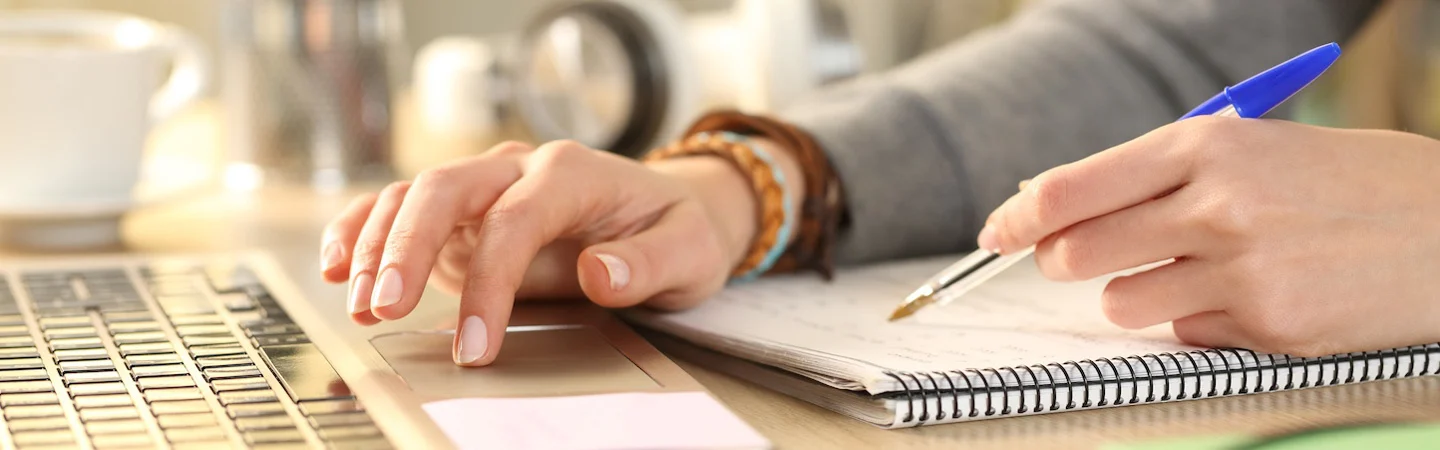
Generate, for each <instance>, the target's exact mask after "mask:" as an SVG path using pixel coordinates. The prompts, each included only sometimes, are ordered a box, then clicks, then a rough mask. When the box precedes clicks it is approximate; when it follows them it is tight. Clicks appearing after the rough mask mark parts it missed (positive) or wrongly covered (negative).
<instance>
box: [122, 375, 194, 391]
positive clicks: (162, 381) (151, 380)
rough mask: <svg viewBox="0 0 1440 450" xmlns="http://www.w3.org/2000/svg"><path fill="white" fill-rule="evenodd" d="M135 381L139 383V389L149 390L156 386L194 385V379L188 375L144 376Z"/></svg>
mask: <svg viewBox="0 0 1440 450" xmlns="http://www.w3.org/2000/svg"><path fill="white" fill-rule="evenodd" d="M135 383H136V384H139V385H140V389H141V390H150V389H156V388H177V387H194V386H195V380H194V379H192V378H190V376H189V375H172V376H165V377H146V378H141V379H139V380H136V381H135Z"/></svg>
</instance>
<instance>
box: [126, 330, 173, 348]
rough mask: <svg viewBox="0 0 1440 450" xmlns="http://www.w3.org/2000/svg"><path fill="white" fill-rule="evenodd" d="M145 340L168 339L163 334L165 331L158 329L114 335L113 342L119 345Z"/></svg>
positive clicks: (161, 340) (163, 340) (159, 340)
mask: <svg viewBox="0 0 1440 450" xmlns="http://www.w3.org/2000/svg"><path fill="white" fill-rule="evenodd" d="M146 342H170V339H169V338H167V337H166V336H165V333H163V332H160V331H136V332H133V333H120V334H116V335H115V343H116V344H119V345H125V344H142V343H146Z"/></svg>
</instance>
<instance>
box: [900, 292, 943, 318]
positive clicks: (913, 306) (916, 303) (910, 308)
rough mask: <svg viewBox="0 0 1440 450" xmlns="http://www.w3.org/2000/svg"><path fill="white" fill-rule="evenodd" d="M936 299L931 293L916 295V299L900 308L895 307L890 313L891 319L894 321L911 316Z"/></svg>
mask: <svg viewBox="0 0 1440 450" xmlns="http://www.w3.org/2000/svg"><path fill="white" fill-rule="evenodd" d="M934 301H935V298H934V297H931V296H929V295H922V296H919V297H916V298H915V299H914V300H911V301H908V302H905V303H903V304H901V305H900V307H899V308H895V312H892V313H890V321H891V322H894V321H897V320H900V319H904V318H906V317H910V316H911V315H913V314H915V312H916V311H919V310H920V308H924V307H925V306H926V305H929V304H930V303H932V302H934Z"/></svg>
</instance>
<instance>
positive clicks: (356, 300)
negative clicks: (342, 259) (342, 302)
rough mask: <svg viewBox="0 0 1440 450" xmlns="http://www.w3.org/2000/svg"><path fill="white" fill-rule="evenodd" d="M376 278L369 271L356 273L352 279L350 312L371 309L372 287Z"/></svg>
mask: <svg viewBox="0 0 1440 450" xmlns="http://www.w3.org/2000/svg"><path fill="white" fill-rule="evenodd" d="M374 285H375V279H374V277H371V276H370V274H368V273H362V274H359V275H356V276H355V278H354V279H353V280H351V281H350V314H355V313H358V312H360V311H363V310H367V309H370V302H368V301H367V300H369V299H370V289H371V288H372V287H374Z"/></svg>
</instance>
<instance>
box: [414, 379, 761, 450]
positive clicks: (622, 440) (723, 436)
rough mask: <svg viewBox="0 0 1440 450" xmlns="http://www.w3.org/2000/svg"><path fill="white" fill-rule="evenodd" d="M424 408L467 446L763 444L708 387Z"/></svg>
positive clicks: (595, 449)
mask: <svg viewBox="0 0 1440 450" xmlns="http://www.w3.org/2000/svg"><path fill="white" fill-rule="evenodd" d="M423 408H424V409H425V412H426V413H428V414H429V415H430V418H431V419H432V420H434V421H435V423H436V424H438V425H439V426H440V429H441V430H444V431H445V435H446V436H447V437H449V438H450V441H451V442H453V443H455V446H456V447H459V448H462V449H470V448H475V449H480V448H484V449H517V450H518V449H547V450H550V449H554V450H561V449H565V450H570V449H576V450H578V449H586V450H610V449H616V450H618V449H710V448H731V449H751V448H753V449H763V448H769V447H770V443H769V441H766V440H765V438H764V437H763V436H760V434H759V433H756V432H755V430H753V429H751V428H750V426H749V425H746V424H745V422H743V421H741V420H740V418H738V417H735V415H734V414H731V413H730V411H729V410H727V409H725V407H724V406H723V405H721V404H720V403H719V402H717V401H715V399H713V398H710V395H709V394H706V393H704V392H676V393H624V394H603V395H585V396H577V397H533V398H466V399H456V400H443V401H438V402H431V403H426V404H425V405H424V406H423Z"/></svg>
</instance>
